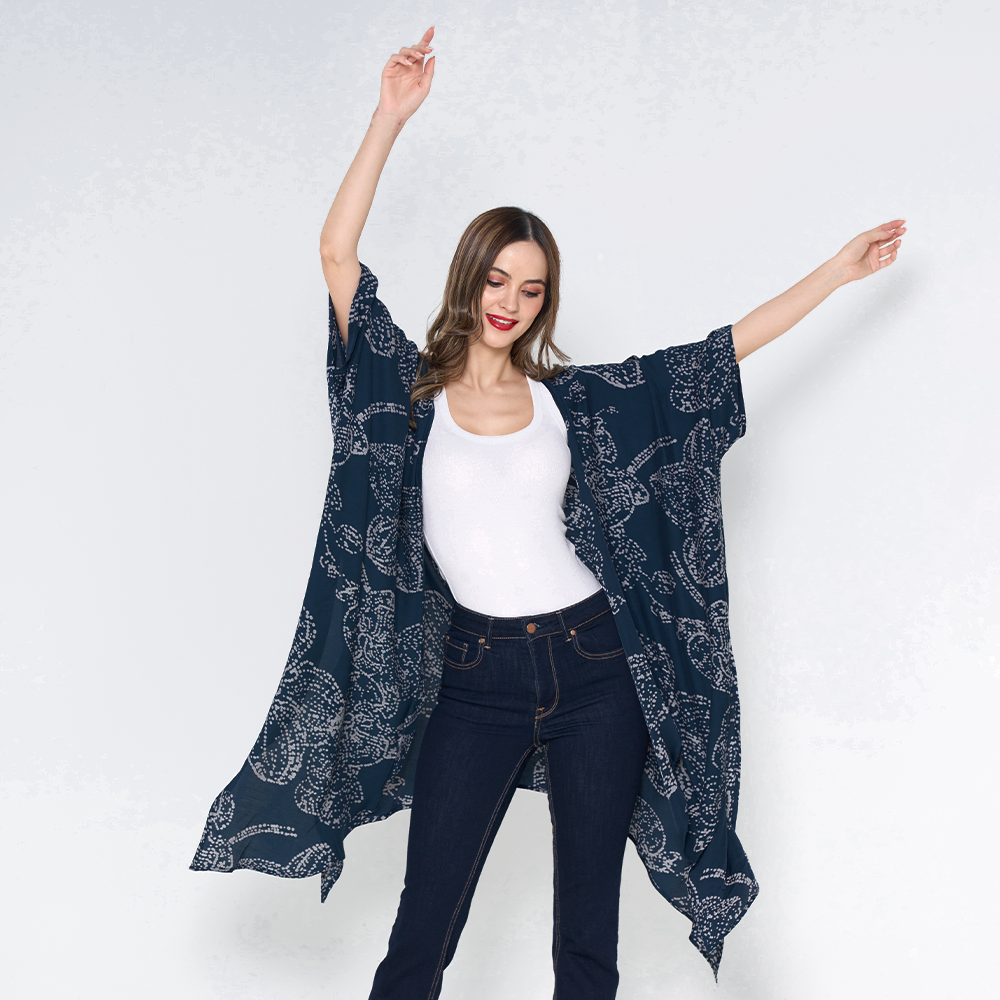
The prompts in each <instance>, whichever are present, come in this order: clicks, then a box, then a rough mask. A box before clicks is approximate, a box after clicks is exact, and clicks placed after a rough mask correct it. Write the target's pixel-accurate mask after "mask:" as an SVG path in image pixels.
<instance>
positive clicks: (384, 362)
mask: <svg viewBox="0 0 1000 1000" xmlns="http://www.w3.org/2000/svg"><path fill="white" fill-rule="evenodd" d="M377 291H378V278H376V277H375V275H374V274H372V272H371V270H370V269H369V268H368V267H367V266H366V265H364V264H362V265H361V278H360V280H359V281H358V289H357V291H356V292H355V293H354V299H353V301H352V302H351V311H350V314H349V317H348V329H347V345H346V347H345V345H344V339H343V337H342V336H341V334H340V328H339V326H338V325H337V315H336V313H335V312H334V309H333V299H332V298H329V297H328V301H329V310H330V342H329V346H328V349H327V368H328V369H329V370H330V371H331V372H339V371H342V370H343V369H345V368H347V367H348V366H349V365H355V364H357V363H358V362H359V361H360V357H361V355H362V354H368V355H369V356H370V357H371V359H372V361H373V362H374V363H375V364H376V365H379V366H386V367H394V368H396V369H397V370H398V372H399V378H400V380H401V381H402V383H403V386H404V388H405V390H406V391H407V392H409V388H410V386H411V385H412V384H413V380H414V379H415V378H416V374H417V363H418V361H419V359H420V354H419V351H418V349H417V345H416V344H414V343H413V342H412V341H411V340H409V339H408V338H407V337H406V334H404V333H403V331H402V330H401V329H400V328H399V327H398V326H396V324H395V323H393V321H392V316H390V315H389V310H388V309H387V308H386V306H385V303H384V302H383V301H382V300H381V299H380V298H379V297H378V295H377V294H376V292H377Z"/></svg>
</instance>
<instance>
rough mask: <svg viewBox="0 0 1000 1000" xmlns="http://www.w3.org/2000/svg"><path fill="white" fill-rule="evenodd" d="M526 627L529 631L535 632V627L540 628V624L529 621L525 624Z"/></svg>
mask: <svg viewBox="0 0 1000 1000" xmlns="http://www.w3.org/2000/svg"><path fill="white" fill-rule="evenodd" d="M524 627H525V628H526V629H527V630H528V632H529V633H533V632H534V631H535V629H536V628H538V626H537V625H536V624H535V623H534V622H528V624H527V625H525V626H524Z"/></svg>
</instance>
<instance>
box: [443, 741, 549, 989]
mask: <svg viewBox="0 0 1000 1000" xmlns="http://www.w3.org/2000/svg"><path fill="white" fill-rule="evenodd" d="M534 752H535V747H534V746H530V747H528V749H527V750H525V751H524V753H523V754H522V755H521V759H520V760H519V761H518V762H517V764H516V765H515V766H514V770H513V771H512V772H511V775H510V777H509V778H508V779H507V784H506V785H504V786H503V791H502V792H501V793H500V798H499V799H498V800H497V804H496V805H495V806H494V807H493V815H492V816H490V821H489V823H487V824H486V832H485V833H484V834H483V839H482V841H480V844H479V851H478V852H477V853H476V857H475V860H474V861H473V862H472V871H471V872H469V877H468V878H467V879H466V880H465V888H464V889H462V895H461V896H459V897H458V903H457V904H456V906H455V912H454V913H452V915H451V922H450V923H449V924H448V930H447V932H446V934H445V936H444V944H443V945H442V946H441V957H440V958H439V959H438V967H437V969H436V970H435V972H434V979H433V980H432V981H431V991H430V993H428V994H427V1000H434V991H435V990H436V989H437V985H438V981H439V980H440V978H441V974H442V972H443V971H444V958H445V955H447V954H448V945H449V944H450V943H451V933H452V931H453V930H454V929H455V921H456V920H458V913H459V911H460V910H461V909H462V904H463V903H464V902H465V897H466V896H467V895H468V894H469V888H470V887H471V885H472V883H473V881H474V879H475V877H476V870H477V869H478V868H479V864H480V861H481V860H482V857H483V851H484V850H485V849H486V842H487V841H488V840H489V839H490V833H491V832H492V830H493V822H494V820H496V818H497V813H498V812H499V811H500V806H501V804H502V803H503V800H504V797H505V796H506V795H507V790H508V789H509V788H510V786H511V784H512V783H513V782H514V781H515V780H516V779H517V776H518V775H519V774H520V773H521V768H522V767H524V763H525V761H526V760H527V759H528V758H529V757H530V756H531V755H532V754H533V753H534Z"/></svg>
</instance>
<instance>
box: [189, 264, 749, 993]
mask: <svg viewBox="0 0 1000 1000" xmlns="http://www.w3.org/2000/svg"><path fill="white" fill-rule="evenodd" d="M361 270H362V274H361V281H360V284H359V286H358V290H357V293H356V295H355V297H354V301H353V303H352V305H351V312H350V319H349V330H348V338H347V346H346V349H345V346H344V343H343V340H342V338H341V335H340V332H339V330H338V329H337V324H336V318H335V316H334V313H333V308H332V304H331V308H330V341H329V349H328V367H327V377H328V384H329V396H330V416H331V419H332V422H333V463H332V468H331V472H330V480H329V486H328V488H327V494H326V504H325V507H324V511H323V518H322V523H321V525H320V529H319V537H318V540H317V545H316V551H315V557H314V560H313V567H312V572H311V575H310V578H309V583H308V586H307V589H306V595H305V600H304V603H303V607H302V612H301V616H300V619H299V624H298V629H297V631H296V635H295V640H294V643H293V645H292V649H291V653H290V655H289V657H288V663H287V665H286V667H285V670H284V673H283V675H282V677H281V682H280V684H279V686H278V691H277V693H276V695H275V698H274V702H273V704H272V705H271V708H270V711H269V712H268V716H267V720H266V722H265V723H264V727H263V729H262V731H261V733H260V736H259V738H258V739H257V742H256V744H255V745H254V747H253V749H252V750H251V751H250V755H249V757H248V758H247V760H246V763H245V764H244V766H243V769H242V770H241V771H240V773H239V774H238V775H237V776H236V777H235V778H234V779H233V780H232V781H231V782H230V783H229V784H228V785H227V786H226V788H225V789H224V790H223V791H222V793H221V794H220V795H219V796H218V798H217V799H216V800H215V802H214V804H213V805H212V808H211V811H210V813H209V816H208V822H207V825H206V827H205V832H204V835H203V837H202V840H201V844H200V846H199V848H198V852H197V854H196V856H195V859H194V861H193V863H192V865H191V867H192V868H195V869H199V870H212V871H224V872H229V871H233V870H234V869H237V868H252V869H255V870H257V871H262V872H267V873H269V874H271V875H282V876H290V877H295V878H301V877H305V876H309V875H320V876H322V882H321V898H322V899H324V900H325V899H326V897H327V894H328V893H329V892H330V889H331V887H332V886H333V884H334V882H336V881H337V878H338V877H339V876H340V873H341V871H342V869H343V864H344V838H345V837H346V835H347V834H348V833H349V832H350V831H351V830H353V829H354V828H355V827H357V826H360V825H361V824H363V823H370V822H373V821H375V820H381V819H385V818H386V817H388V816H390V815H392V814H393V813H394V812H396V811H397V810H399V809H405V808H407V807H408V806H409V805H410V802H411V792H412V782H413V773H414V767H415V763H416V758H417V753H418V751H419V747H420V740H421V736H422V734H423V731H424V728H425V726H426V723H427V719H428V717H429V716H430V713H431V710H432V709H433V707H434V705H435V702H436V700H437V695H438V689H439V686H440V682H441V669H442V653H443V643H444V635H445V632H446V631H447V628H448V623H449V617H450V612H451V607H452V603H453V600H452V597H451V594H450V592H449V590H448V587H447V585H446V583H445V582H444V580H443V579H442V577H441V574H440V573H439V572H438V571H437V568H436V566H435V564H434V562H433V560H432V559H431V557H430V554H429V553H428V551H427V550H426V548H425V546H424V543H423V531H422V526H421V485H420V483H421V480H420V473H421V462H422V458H423V451H424V445H425V443H426V441H427V434H428V431H429V430H430V425H431V420H432V418H433V414H434V406H433V401H432V400H427V399H425V400H421V401H419V402H418V403H417V404H416V405H415V406H414V407H413V417H414V422H415V424H416V430H412V429H411V428H410V427H409V418H410V396H409V394H410V387H411V385H412V384H413V381H414V379H415V377H416V373H417V363H418V360H419V356H418V352H417V348H416V346H415V345H414V344H413V343H411V342H410V341H409V340H407V339H406V337H405V336H404V335H403V333H402V331H401V330H400V329H399V328H398V327H396V326H395V325H394V324H393V322H392V319H391V318H390V316H389V313H388V311H387V309H386V307H385V306H384V305H383V303H382V302H381V301H380V300H379V299H378V298H377V297H376V294H375V293H376V289H377V285H378V282H377V280H376V278H375V276H374V275H373V274H372V273H371V271H369V270H368V268H367V267H364V266H362V269H361ZM542 384H543V385H545V386H546V387H547V388H548V390H549V391H550V392H551V393H552V395H553V397H554V398H555V401H556V404H557V405H558V407H559V410H560V411H561V413H562V415H563V417H564V419H565V421H566V426H567V429H568V438H569V447H570V451H571V454H572V469H573V471H572V474H571V477H570V480H569V484H568V487H567V490H566V496H565V501H564V509H565V514H566V530H567V537H568V538H569V540H570V541H571V542H572V543H573V545H574V546H575V547H576V552H577V555H578V556H579V557H580V559H581V560H582V561H583V562H584V564H585V565H587V566H588V567H589V568H590V570H591V571H592V572H593V573H594V575H595V576H596V577H597V579H598V580H599V581H600V583H601V585H602V586H603V587H604V590H605V591H606V592H607V595H608V598H609V600H610V603H611V607H612V609H613V611H614V616H615V622H616V624H617V626H618V631H619V633H620V634H621V639H622V643H623V645H624V648H625V652H626V655H627V657H628V662H629V665H630V667H631V670H632V675H633V677H634V679H635V685H636V690H637V691H638V694H639V699H640V702H641V704H642V708H643V711H644V713H645V717H646V723H647V726H648V728H649V751H648V755H647V759H646V766H645V774H644V777H643V781H642V791H641V794H640V797H639V798H638V799H637V800H636V805H635V813H634V815H633V819H632V824H631V831H630V836H631V838H632V840H633V841H634V843H635V846H636V849H637V851H638V853H639V857H640V858H642V861H643V863H644V864H645V865H646V868H647V870H648V873H649V877H650V879H651V881H652V883H653V885H654V886H655V887H656V888H657V890H658V891H659V892H660V893H661V894H662V895H663V896H665V897H666V898H667V899H668V900H669V901H670V902H671V903H672V904H673V905H674V906H675V907H676V908H677V909H678V910H680V911H681V912H682V913H683V914H685V916H687V917H688V918H689V919H690V920H691V923H692V928H691V936H690V940H691V942H692V943H693V944H694V945H695V947H697V948H698V950H699V951H700V952H701V953H702V954H703V955H704V956H705V958H706V959H707V960H708V962H709V963H710V965H711V966H712V969H713V971H714V972H715V973H716V974H717V973H718V967H719V960H720V959H721V957H722V946H723V938H724V937H725V935H726V934H727V933H728V932H729V931H730V930H731V929H732V928H733V927H734V926H735V925H736V923H737V921H739V920H740V918H741V917H742V916H743V914H744V913H745V912H746V910H747V908H748V907H749V905H750V904H751V902H753V899H754V897H755V896H756V894H757V883H756V882H755V880H754V877H753V873H752V871H751V869H750V865H749V863H748V861H747V858H746V855H745V854H744V852H743V848H742V847H741V846H740V842H739V840H738V839H737V837H736V833H735V829H734V828H735V823H736V806H737V797H738V792H739V775H740V739H739V701H738V696H737V690H736V674H735V670H734V665H733V656H732V651H731V647H730V641H729V628H728V607H729V606H728V588H727V582H726V567H725V555H724V547H723V533H722V510H721V503H720V481H719V472H720V463H721V460H722V456H723V454H724V453H725V452H726V450H727V449H728V448H729V446H730V445H731V444H732V443H733V442H734V441H735V440H736V439H737V438H738V437H740V436H741V435H742V434H743V432H744V427H745V418H744V410H743V397H742V391H741V387H740V374H739V367H738V366H737V364H736V358H735V355H734V353H733V341H732V336H731V331H730V327H723V328H722V329H719V330H715V331H713V332H712V333H711V334H709V336H708V337H707V338H706V339H705V340H703V341H701V342H699V343H694V344H687V345H684V346H680V347H669V348H666V349H665V350H660V351H656V352H655V353H653V354H649V355H646V356H645V357H635V356H633V357H630V358H629V359H628V360H626V361H623V362H622V363H620V364H605V365H581V366H573V367H569V368H567V369H565V370H564V371H563V372H561V373H560V374H559V375H557V376H556V377H554V378H552V379H550V380H547V381H545V382H543V383H542ZM520 784H521V785H522V787H528V788H533V789H536V790H539V791H545V789H546V772H545V762H544V758H543V757H542V756H541V753H540V752H539V753H537V754H536V755H535V757H534V758H532V759H531V760H529V762H528V764H527V766H526V768H525V770H524V772H523V774H522V777H521V782H520Z"/></svg>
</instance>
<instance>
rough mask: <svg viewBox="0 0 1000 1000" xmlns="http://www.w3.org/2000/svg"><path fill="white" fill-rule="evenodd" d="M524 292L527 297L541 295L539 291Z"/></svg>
mask: <svg viewBox="0 0 1000 1000" xmlns="http://www.w3.org/2000/svg"><path fill="white" fill-rule="evenodd" d="M524 294H525V295H527V296H528V298H529V299H537V298H538V296H539V295H541V294H542V293H541V292H525V293H524Z"/></svg>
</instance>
